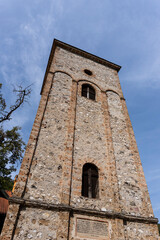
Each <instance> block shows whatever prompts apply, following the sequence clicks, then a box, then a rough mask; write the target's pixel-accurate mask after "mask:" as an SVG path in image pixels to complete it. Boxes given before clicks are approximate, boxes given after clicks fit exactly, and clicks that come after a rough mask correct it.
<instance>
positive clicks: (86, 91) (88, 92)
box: [82, 84, 95, 100]
mask: <svg viewBox="0 0 160 240" xmlns="http://www.w3.org/2000/svg"><path fill="white" fill-rule="evenodd" d="M82 96H83V97H86V98H88V99H92V100H95V90H94V88H93V87H92V86H91V85H89V84H83V85H82Z"/></svg>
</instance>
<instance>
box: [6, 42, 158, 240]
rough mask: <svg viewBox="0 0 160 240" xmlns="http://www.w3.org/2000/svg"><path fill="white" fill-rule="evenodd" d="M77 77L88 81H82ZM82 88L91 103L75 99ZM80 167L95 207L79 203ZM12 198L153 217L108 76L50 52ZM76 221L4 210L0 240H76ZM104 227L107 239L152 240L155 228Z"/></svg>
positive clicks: (112, 74)
mask: <svg viewBox="0 0 160 240" xmlns="http://www.w3.org/2000/svg"><path fill="white" fill-rule="evenodd" d="M84 69H89V70H90V71H92V73H93V74H92V75H91V76H89V75H87V74H86V73H85V72H84ZM83 83H88V84H91V85H92V86H93V87H94V89H95V90H96V101H92V100H90V99H86V98H85V97H82V96H81V87H82V84H83ZM87 162H90V163H94V164H95V165H96V166H97V167H98V170H99V197H98V199H88V198H85V197H82V196H81V187H82V168H83V165H84V164H85V163H87ZM14 197H17V198H21V199H26V200H27V199H29V200H30V201H32V200H36V201H39V202H41V203H44V202H45V203H46V204H59V205H63V204H65V206H68V205H70V206H71V207H73V208H84V209H87V210H89V209H90V210H91V209H92V210H98V211H101V212H109V211H110V212H117V213H127V214H132V215H135V216H137V215H138V216H143V217H151V216H153V211H152V207H151V203H150V199H149V194H148V190H147V186H146V182H145V178H144V173H143V170H142V166H141V162H140V158H139V154H138V150H137V146H136V142H135V139H134V134H133V129H132V126H131V123H130V119H129V116H128V112H127V109H126V105H125V101H124V98H123V94H122V90H121V87H120V83H119V78H118V74H117V72H116V70H113V69H111V68H109V67H106V66H104V65H101V64H99V63H97V62H94V61H92V60H89V59H87V58H84V57H82V56H79V55H76V54H74V53H72V52H69V51H67V50H64V49H62V48H60V47H57V48H56V50H55V54H54V58H53V59H52V63H51V67H50V69H49V72H48V76H47V80H46V82H45V84H44V87H43V90H42V97H41V101H40V105H39V108H38V112H37V115H36V119H35V121H34V125H33V129H32V132H31V135H30V139H29V142H28V145H27V150H26V153H25V156H24V159H23V163H22V166H21V170H20V174H19V178H18V183H17V185H16V190H15V194H14ZM42 205H43V204H42ZM10 216H11V217H10ZM76 217H77V215H76V214H73V216H71V215H70V214H69V212H67V211H64V209H63V211H62V212H61V211H60V210H59V211H58V210H55V209H54V210H53V209H52V210H45V209H41V208H40V207H37V208H34V207H30V208H29V207H22V206H21V205H20V206H19V205H18V204H11V205H10V210H9V212H8V214H7V219H6V221H5V226H4V230H3V233H2V239H3V240H11V239H12V240H16V239H17V240H19V239H48V240H49V239H50V240H51V239H58V240H61V239H77V240H78V239H79V238H78V237H76V236H75V234H74V231H75V229H76V225H75V221H76V220H75V219H76ZM89 218H92V217H91V216H89ZM94 218H97V219H98V217H94ZM99 219H100V217H99ZM105 220H106V221H107V222H108V224H109V226H110V232H109V235H108V239H116V240H124V239H125V240H126V239H129V240H135V239H136V240H140V239H148V240H149V239H150V240H152V239H154V240H156V239H158V237H157V236H158V235H157V234H158V231H157V228H156V225H149V224H144V223H134V222H129V221H127V225H125V226H124V225H123V220H122V219H115V218H114V219H108V218H107V217H106V218H105ZM140 230H141V231H140ZM68 232H70V234H69V236H68ZM81 239H82V238H81ZM84 239H87V238H84ZM88 239H90V238H88Z"/></svg>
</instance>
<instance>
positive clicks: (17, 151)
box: [0, 127, 25, 190]
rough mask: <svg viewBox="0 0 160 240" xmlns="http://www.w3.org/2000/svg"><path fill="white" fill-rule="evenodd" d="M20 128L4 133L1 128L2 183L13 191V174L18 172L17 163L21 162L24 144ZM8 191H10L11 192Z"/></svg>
mask: <svg viewBox="0 0 160 240" xmlns="http://www.w3.org/2000/svg"><path fill="white" fill-rule="evenodd" d="M19 129H20V128H19V127H13V128H12V129H11V130H7V131H4V130H3V129H2V127H1V128H0V183H1V185H2V187H3V188H4V189H8V188H9V189H11V188H12V184H13V181H12V179H11V173H12V172H14V171H16V163H18V162H21V160H22V154H23V151H24V145H25V144H24V142H23V141H22V138H21V137H20V134H19V132H18V130H19ZM9 189H8V190H9Z"/></svg>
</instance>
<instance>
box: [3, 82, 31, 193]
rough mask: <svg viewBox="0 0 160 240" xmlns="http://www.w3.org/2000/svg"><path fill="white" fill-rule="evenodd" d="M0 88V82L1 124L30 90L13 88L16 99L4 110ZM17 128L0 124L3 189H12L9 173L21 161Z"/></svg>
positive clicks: (21, 143)
mask: <svg viewBox="0 0 160 240" xmlns="http://www.w3.org/2000/svg"><path fill="white" fill-rule="evenodd" d="M1 88H2V84H0V123H1V124H2V123H4V122H5V121H6V120H10V119H11V114H12V113H13V111H15V110H16V109H17V108H19V107H20V106H21V105H22V104H23V102H24V101H25V100H26V97H28V95H29V94H30V92H31V90H30V89H27V88H26V89H24V90H23V89H22V87H19V89H18V90H14V92H18V94H17V100H16V102H15V104H14V105H12V106H11V107H10V110H9V111H6V102H5V100H4V99H3V96H2V93H1ZM19 130H20V127H13V128H12V129H11V130H4V128H3V126H2V125H1V126H0V184H1V185H2V188H3V189H5V190H11V189H12V186H13V180H12V178H11V174H12V172H14V171H16V167H17V166H18V163H20V162H21V161H22V155H23V152H24V146H25V143H24V142H23V140H22V138H21V136H20V133H19Z"/></svg>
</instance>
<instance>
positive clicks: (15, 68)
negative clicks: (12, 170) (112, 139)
mask: <svg viewBox="0 0 160 240" xmlns="http://www.w3.org/2000/svg"><path fill="white" fill-rule="evenodd" d="M159 11H160V1H159V0H137V1H136V0H123V1H119V0H100V1H96V0H87V1H85V0H76V1H75V0H68V1H66V0H57V1H55V0H45V1H42V0H32V1H31V0H27V1H21V0H14V1H12V0H5V1H4V0H0V29H1V31H0V82H2V83H3V92H4V96H5V97H6V98H7V103H8V104H10V103H13V102H14V95H13V94H12V89H13V86H16V85H19V84H23V86H28V85H30V84H33V85H32V89H33V91H32V96H31V98H30V101H29V103H28V104H25V106H24V107H23V108H21V109H18V110H17V112H16V113H15V114H14V115H13V119H12V120H11V121H10V122H8V123H7V124H5V127H6V128H11V127H12V126H15V125H19V126H21V127H22V136H23V138H24V140H25V141H26V142H27V141H28V138H29V134H30V131H31V128H32V124H33V121H34V118H35V114H36V111H37V107H38V104H39V99H40V88H41V85H42V81H43V77H44V72H45V68H46V65H47V61H48V57H49V53H50V49H51V45H52V41H53V38H57V39H59V40H61V41H64V42H66V43H69V44H71V45H73V46H75V47H78V48H80V49H83V50H85V51H88V52H90V53H93V54H95V55H97V56H99V57H102V58H105V59H107V60H109V61H112V62H114V63H117V64H119V65H121V66H122V69H121V70H120V73H119V77H120V81H121V85H122V90H123V93H124V97H125V98H126V102H127V107H128V111H129V115H130V118H131V122H132V125H133V129H134V132H135V136H136V140H137V144H138V148H139V152H140V157H141V161H142V165H143V168H144V172H145V177H146V181H147V184H148V189H149V193H150V197H151V201H152V206H153V209H154V213H155V216H156V217H158V218H159V219H160V187H159V185H160V165H159V156H160V137H159V136H160V94H159V93H160V47H159V45H160V14H159Z"/></svg>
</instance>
